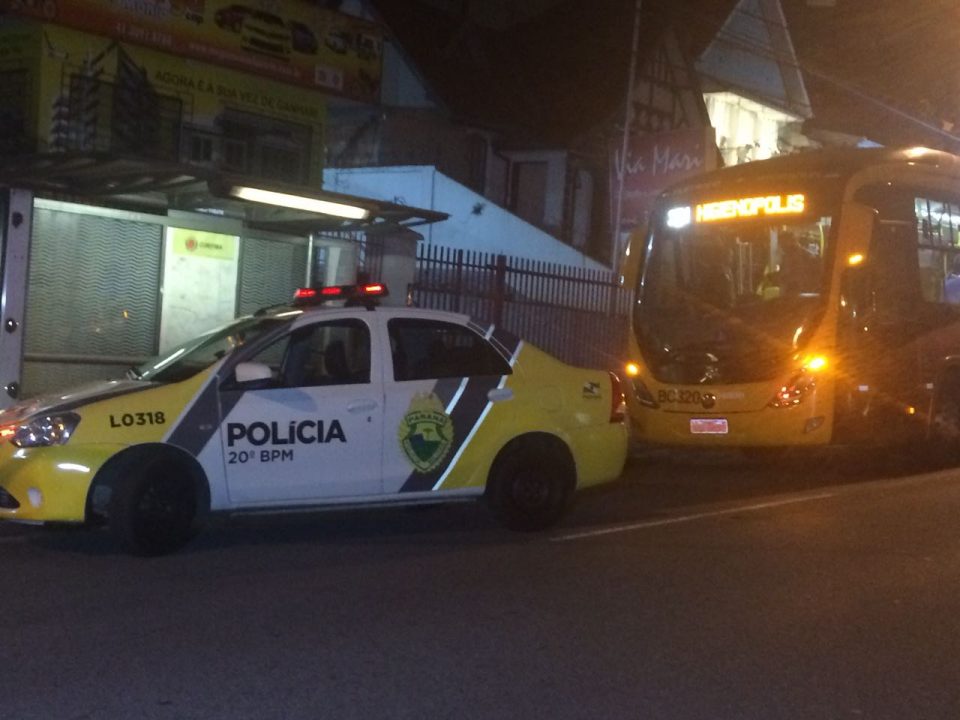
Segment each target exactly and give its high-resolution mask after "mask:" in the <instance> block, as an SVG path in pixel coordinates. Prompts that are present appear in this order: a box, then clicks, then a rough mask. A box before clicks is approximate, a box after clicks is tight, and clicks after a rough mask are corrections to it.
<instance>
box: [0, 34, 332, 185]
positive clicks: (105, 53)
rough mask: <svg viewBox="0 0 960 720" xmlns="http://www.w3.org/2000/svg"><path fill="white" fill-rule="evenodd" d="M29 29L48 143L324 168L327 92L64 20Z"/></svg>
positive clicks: (308, 176)
mask: <svg viewBox="0 0 960 720" xmlns="http://www.w3.org/2000/svg"><path fill="white" fill-rule="evenodd" d="M30 30H31V31H32V32H33V33H34V34H35V36H36V38H35V39H36V42H37V43H38V45H39V50H38V51H37V52H36V53H35V54H34V55H35V56H39V58H40V73H38V76H39V81H40V87H39V92H38V95H39V103H38V105H39V110H38V118H37V123H36V125H37V128H38V129H37V132H36V136H37V137H38V138H39V139H40V143H41V149H45V150H68V151H70V150H74V151H75V150H80V151H91V150H109V151H113V152H125V151H127V152H136V153H137V154H144V152H145V151H150V152H153V153H154V154H155V155H156V156H158V157H164V158H167V159H176V158H180V157H183V158H184V159H187V160H189V161H201V162H202V161H209V162H211V163H215V164H218V165H220V166H222V167H226V168H227V169H229V170H232V171H236V172H240V173H249V174H260V175H263V176H265V177H275V178H276V179H290V180H291V181H298V182H317V181H319V179H320V177H322V166H323V132H324V125H325V122H326V110H325V105H326V95H325V94H324V93H322V92H319V91H315V92H312V93H311V92H306V91H304V90H303V89H302V88H298V87H295V86H292V85H288V84H286V83H281V82H275V81H270V80H265V79H264V80H260V81H258V82H256V83H251V82H250V76H249V75H246V74H244V73H241V72H237V71H234V70H229V69H226V68H222V67H219V66H216V65H211V64H207V63H199V62H192V61H190V62H184V61H183V60H182V59H180V58H177V57H173V56H171V55H168V54H167V53H161V52H157V51H155V50H151V49H148V48H144V47H140V46H137V45H130V44H127V43H120V42H117V41H114V40H109V39H107V38H104V37H102V36H98V35H91V34H88V33H83V32H79V31H75V30H70V29H67V28H64V27H60V26H57V25H44V26H41V27H39V28H36V27H35V28H30ZM21 32H22V29H17V28H13V27H10V28H5V30H4V32H3V33H0V38H3V37H4V36H6V35H9V34H12V35H14V36H15V37H19V35H20V33H21ZM2 46H3V42H2V41H0V47H2ZM204 143H207V144H208V146H206V147H205V146H204ZM204 152H206V153H207V155H204ZM281 164H284V165H283V167H281ZM271 171H272V172H271ZM281 173H286V175H283V176H281ZM288 176H289V177H288Z"/></svg>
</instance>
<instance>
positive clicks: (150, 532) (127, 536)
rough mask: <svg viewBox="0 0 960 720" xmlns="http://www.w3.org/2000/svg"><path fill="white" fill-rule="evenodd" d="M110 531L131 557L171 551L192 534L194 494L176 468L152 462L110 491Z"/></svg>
mask: <svg viewBox="0 0 960 720" xmlns="http://www.w3.org/2000/svg"><path fill="white" fill-rule="evenodd" d="M109 515H110V517H109V522H110V529H111V530H112V531H113V534H114V535H115V536H116V537H117V539H118V540H119V541H120V543H121V544H122V545H123V546H124V547H125V548H126V549H127V550H128V551H130V552H131V553H133V554H135V555H143V556H154V555H163V554H165V553H169V552H173V551H174V550H177V549H179V548H180V547H182V546H183V545H185V544H186V543H187V542H188V541H189V540H190V538H191V537H193V535H194V521H195V519H196V516H197V494H196V490H195V488H194V485H193V481H192V480H191V478H190V477H189V476H188V475H187V474H186V473H184V472H182V470H181V469H180V468H177V467H176V466H172V465H169V464H165V463H153V464H151V465H148V466H147V467H146V468H144V469H143V470H142V471H141V472H140V473H138V474H136V475H131V476H128V477H125V478H121V479H120V481H119V482H118V483H117V486H116V487H115V489H114V493H113V498H112V500H111V503H110V513H109Z"/></svg>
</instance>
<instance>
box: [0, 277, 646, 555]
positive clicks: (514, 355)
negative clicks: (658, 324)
mask: <svg viewBox="0 0 960 720" xmlns="http://www.w3.org/2000/svg"><path fill="white" fill-rule="evenodd" d="M385 292H386V289H385V288H384V287H383V286H382V285H377V284H368V285H362V286H350V287H343V286H339V287H326V288H306V289H302V290H298V291H297V295H296V299H295V300H294V302H293V304H291V305H289V306H284V307H275V308H268V309H264V310H261V311H260V312H258V313H256V314H254V315H251V316H247V317H242V318H240V319H238V320H236V321H234V322H232V323H230V324H229V325H226V326H224V327H222V328H219V329H217V330H214V331H212V332H209V333H207V334H205V335H203V336H201V337H199V338H197V339H195V340H193V341H192V342H189V343H186V344H184V345H183V346H181V347H178V348H176V349H175V350H173V351H172V352H170V353H168V354H166V355H165V356H162V357H159V358H157V359H155V360H153V361H151V362H148V363H146V364H145V365H143V366H141V367H139V368H135V369H132V370H131V371H130V372H129V374H128V375H129V376H128V378H127V379H125V380H116V381H110V382H104V383H99V384H96V385H92V386H87V387H84V388H80V389H78V390H76V391H75V392H69V393H66V394H63V395H60V396H58V397H51V398H37V399H34V400H30V401H25V402H23V403H20V404H18V405H16V406H14V407H12V408H9V409H8V410H6V411H4V412H2V413H0V519H6V520H13V521H25V522H48V523H86V524H91V525H94V524H104V523H106V524H107V525H109V527H110V529H111V530H112V531H113V533H114V534H115V536H116V537H117V538H118V540H119V541H120V542H121V543H122V544H123V545H124V546H125V547H126V548H127V549H128V550H129V551H131V552H133V553H136V554H142V555H154V554H161V553H165V552H170V551H173V550H175V549H177V548H178V547H180V546H181V545H183V544H184V543H186V542H187V541H188V540H189V539H190V538H191V537H192V535H193V534H194V533H195V532H196V531H197V530H198V529H199V528H200V527H201V526H202V524H203V521H204V519H205V518H206V517H207V515H208V514H209V513H210V512H218V513H219V512H229V513H236V512H243V511H253V510H264V509H268V510H284V509H291V510H292V509H303V508H305V507H314V506H330V505H344V506H346V505H357V504H372V503H376V504H385V503H428V502H439V501H445V500H453V499H464V498H480V497H485V498H487V499H488V500H489V501H490V502H491V504H492V505H493V507H494V508H495V509H496V510H497V512H498V513H499V515H500V517H501V518H502V520H503V521H504V523H505V524H506V525H507V526H508V527H511V528H515V529H540V528H545V527H548V526H550V525H551V524H553V523H554V522H556V521H557V520H558V519H559V518H560V516H561V514H562V513H563V511H564V509H565V508H566V507H567V505H568V501H569V500H570V498H571V495H572V493H573V491H574V490H575V489H576V488H583V487H587V486H591V485H597V484H600V483H604V482H607V481H610V480H614V479H615V478H617V477H618V475H619V474H620V472H621V470H622V468H623V464H624V461H625V457H626V447H627V431H626V428H625V425H624V409H625V408H624V400H623V396H622V393H621V390H620V383H619V380H618V379H617V377H616V376H615V375H613V374H612V373H608V372H606V371H602V370H585V369H580V368H574V367H571V366H569V365H565V364H563V363H561V362H559V361H558V360H556V359H555V358H553V357H551V356H549V355H547V354H546V353H544V352H542V351H540V350H538V349H537V348H535V347H534V346H532V345H529V344H526V343H524V342H521V341H520V340H519V339H518V338H516V337H514V336H513V335H511V334H510V333H508V332H505V331H503V330H502V329H500V328H498V327H492V326H485V325H481V324H477V323H475V322H472V321H471V320H470V319H469V318H468V317H465V316H463V315H455V314H451V313H445V312H437V311H430V310H419V309H415V308H385V307H378V306H377V304H376V302H375V301H374V300H375V298H377V297H378V296H382V295H383V294H384V293H385ZM330 300H334V301H339V302H334V303H332V304H331V303H329V302H324V301H330Z"/></svg>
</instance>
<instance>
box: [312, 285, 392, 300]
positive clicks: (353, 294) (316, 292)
mask: <svg viewBox="0 0 960 720" xmlns="http://www.w3.org/2000/svg"><path fill="white" fill-rule="evenodd" d="M388 294H389V293H388V292H387V286H386V285H384V284H383V283H365V284H363V285H328V286H326V287H321V288H313V287H309V288H297V290H296V292H295V293H294V294H293V304H294V305H314V304H318V303H323V302H326V301H328V300H346V301H347V304H349V303H350V302H351V301H354V302H364V301H367V302H370V301H373V300H374V299H375V298H381V297H386V296H387V295H388Z"/></svg>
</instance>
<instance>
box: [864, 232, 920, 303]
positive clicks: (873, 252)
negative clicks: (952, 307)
mask: <svg viewBox="0 0 960 720" xmlns="http://www.w3.org/2000/svg"><path fill="white" fill-rule="evenodd" d="M869 257H870V281H871V282H870V285H871V289H872V291H873V304H874V308H875V309H876V311H877V312H878V313H880V314H881V315H888V316H893V317H900V316H904V315H907V314H909V313H910V312H911V311H912V309H913V308H915V307H916V306H917V304H918V303H919V302H921V301H922V299H923V295H922V292H921V289H922V286H921V279H920V272H919V266H918V262H917V232H916V228H915V226H914V225H913V223H907V222H903V221H899V220H879V221H878V222H877V224H876V225H875V226H874V232H873V238H872V240H871V243H870V252H869Z"/></svg>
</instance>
